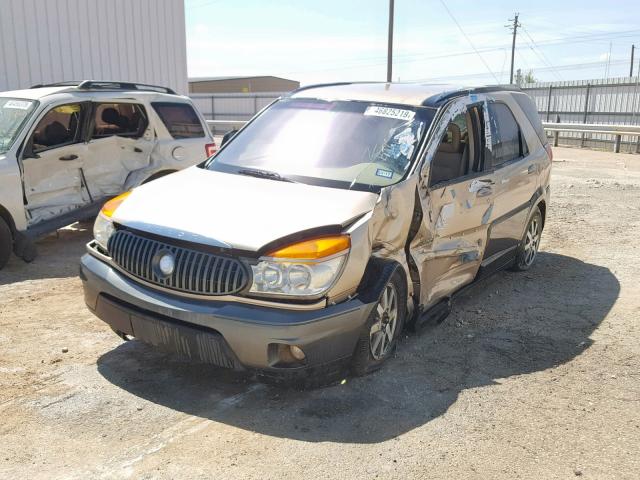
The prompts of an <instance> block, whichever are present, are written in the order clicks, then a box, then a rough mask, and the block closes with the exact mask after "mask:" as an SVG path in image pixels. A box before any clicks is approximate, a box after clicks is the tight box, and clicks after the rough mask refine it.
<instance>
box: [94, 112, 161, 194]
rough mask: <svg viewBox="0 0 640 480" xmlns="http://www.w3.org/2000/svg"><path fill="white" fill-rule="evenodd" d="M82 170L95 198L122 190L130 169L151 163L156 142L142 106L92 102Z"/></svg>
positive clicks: (132, 170)
mask: <svg viewBox="0 0 640 480" xmlns="http://www.w3.org/2000/svg"><path fill="white" fill-rule="evenodd" d="M87 141H88V143H87V146H88V150H89V153H90V156H89V157H88V158H87V160H86V162H85V168H84V173H85V176H86V180H87V185H88V188H89V191H90V192H91V195H92V197H93V198H94V199H98V198H101V197H107V196H113V195H117V194H119V193H121V192H122V191H123V190H125V184H126V182H127V178H129V175H130V174H131V173H132V172H137V171H140V170H144V169H146V168H148V167H149V165H150V162H151V160H150V156H151V151H152V150H153V147H154V146H155V144H156V138H155V134H154V132H153V129H152V128H151V127H150V124H149V117H148V112H147V110H146V109H145V107H144V105H142V104H141V103H138V102H134V101H131V100H128V99H117V100H109V101H101V102H94V103H93V104H92V109H91V122H90V127H89V134H88V136H87Z"/></svg>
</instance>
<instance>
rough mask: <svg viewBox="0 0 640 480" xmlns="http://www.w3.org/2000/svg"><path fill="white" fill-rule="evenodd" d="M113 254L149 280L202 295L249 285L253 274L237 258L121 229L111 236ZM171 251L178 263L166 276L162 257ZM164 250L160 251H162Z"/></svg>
mask: <svg viewBox="0 0 640 480" xmlns="http://www.w3.org/2000/svg"><path fill="white" fill-rule="evenodd" d="M108 249H109V254H110V255H111V258H112V259H113V261H114V262H115V263H116V264H117V265H118V266H119V267H120V268H122V269H123V270H124V271H126V272H128V273H130V274H131V275H133V276H135V277H138V278H140V279H142V280H145V281H147V282H150V283H153V284H155V285H159V286H162V287H165V288H170V289H172V290H178V291H180V292H186V293H194V294H199V295H230V294H233V293H237V292H239V291H240V290H242V289H243V288H245V287H246V285H247V282H248V281H249V274H248V273H247V269H246V268H245V267H244V265H243V264H242V263H241V262H240V261H239V260H237V259H235V258H230V257H225V256H222V255H214V254H211V253H206V252H199V251H197V250H192V249H189V248H183V247H178V246H175V245H170V244H168V243H164V242H160V241H158V240H153V239H150V238H146V237H143V236H140V235H137V234H135V233H132V232H129V231H126V230H118V231H117V232H115V233H114V234H113V235H112V236H111V238H110V239H109V245H108ZM164 252H167V253H171V254H172V255H173V258H174V263H175V267H174V270H173V273H172V274H171V275H169V276H167V277H166V278H163V277H162V274H161V273H160V271H159V270H158V265H157V262H158V258H159V257H160V256H161V255H162V254H163V253H164ZM159 254H160V255H159Z"/></svg>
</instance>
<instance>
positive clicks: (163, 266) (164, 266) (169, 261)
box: [158, 252, 176, 278]
mask: <svg viewBox="0 0 640 480" xmlns="http://www.w3.org/2000/svg"><path fill="white" fill-rule="evenodd" d="M175 268H176V259H175V257H174V256H173V253H170V252H164V253H161V254H160V256H159V257H158V270H159V271H160V273H161V274H162V276H163V277H165V278H166V277H168V276H170V275H171V274H172V273H173V271H174V270H175Z"/></svg>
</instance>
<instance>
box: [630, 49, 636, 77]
mask: <svg viewBox="0 0 640 480" xmlns="http://www.w3.org/2000/svg"><path fill="white" fill-rule="evenodd" d="M635 50H636V46H635V45H631V70H629V76H630V77H633V54H634V53H635Z"/></svg>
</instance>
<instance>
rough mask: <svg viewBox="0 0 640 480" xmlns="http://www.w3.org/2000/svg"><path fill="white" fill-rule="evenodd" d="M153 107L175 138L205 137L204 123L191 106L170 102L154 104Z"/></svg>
mask: <svg viewBox="0 0 640 480" xmlns="http://www.w3.org/2000/svg"><path fill="white" fill-rule="evenodd" d="M151 105H153V108H155V110H156V112H158V115H159V116H160V119H161V120H162V123H164V126H165V127H167V130H169V133H170V134H171V136H172V137H173V138H200V137H204V128H202V123H200V119H199V118H198V115H197V114H196V112H195V111H194V110H193V107H192V106H191V105H189V104H187V103H170V102H154V103H152V104H151Z"/></svg>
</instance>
